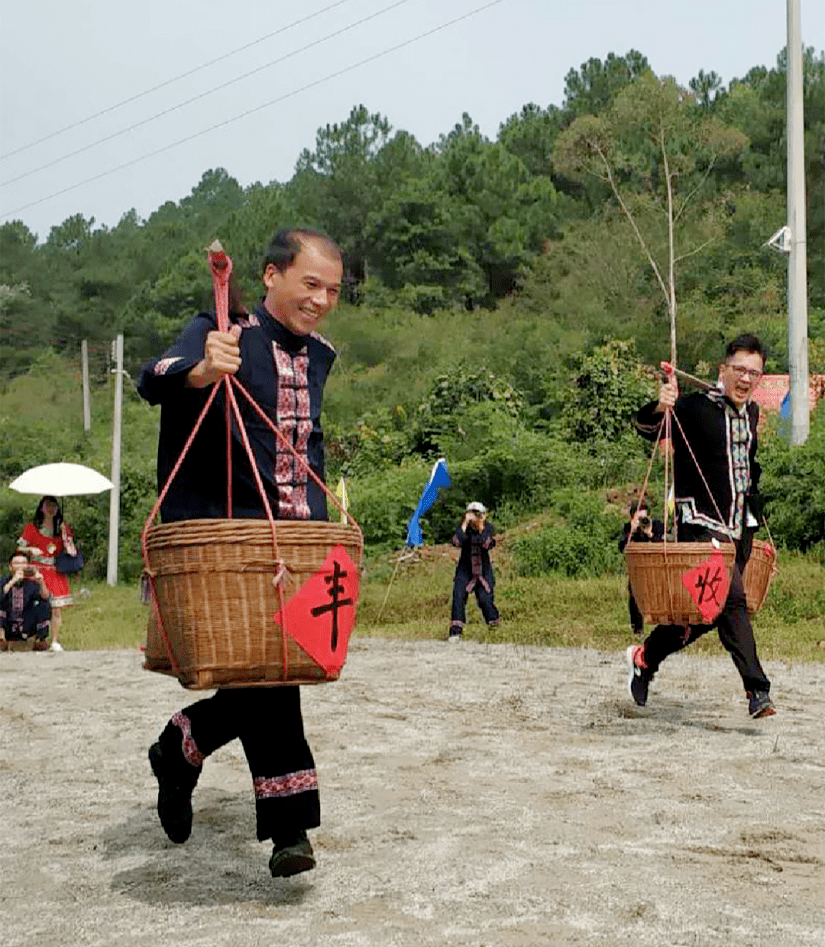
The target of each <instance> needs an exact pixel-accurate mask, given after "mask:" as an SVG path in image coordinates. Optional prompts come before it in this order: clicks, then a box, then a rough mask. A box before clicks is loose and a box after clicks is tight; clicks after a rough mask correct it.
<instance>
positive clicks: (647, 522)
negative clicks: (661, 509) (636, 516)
mask: <svg viewBox="0 0 825 947" xmlns="http://www.w3.org/2000/svg"><path fill="white" fill-rule="evenodd" d="M639 526H643V527H644V528H645V529H647V528H648V526H650V517H649V516H643V517H642V518H641V519H640V520H639Z"/></svg>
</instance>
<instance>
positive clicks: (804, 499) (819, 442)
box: [759, 403, 825, 551]
mask: <svg viewBox="0 0 825 947" xmlns="http://www.w3.org/2000/svg"><path fill="white" fill-rule="evenodd" d="M772 421H773V423H772V424H771V425H770V427H769V429H768V431H766V434H765V436H764V437H763V438H762V442H761V444H760V450H759V456H760V460H761V463H762V468H763V469H762V478H761V481H760V484H759V487H760V491H761V493H762V494H763V496H764V498H765V509H766V516H767V518H768V525H769V527H770V530H771V533H772V534H773V537H774V539H775V540H776V542H777V543H778V544H779V545H781V546H785V547H787V548H789V549H801V550H803V551H804V550H807V549H812V548H814V547H816V546H817V545H818V544H822V543H825V407H823V405H822V404H821V403H820V406H819V408H818V409H817V410H816V411H815V412H814V413H813V414H812V415H811V425H810V433H809V435H808V439H807V441H806V442H805V443H804V444H802V445H799V446H796V447H792V446H791V445H790V444H789V443H788V441H787V440H786V439H785V437H784V436H782V434H781V433H780V432H781V423H782V422H781V421H777V420H775V419H772Z"/></svg>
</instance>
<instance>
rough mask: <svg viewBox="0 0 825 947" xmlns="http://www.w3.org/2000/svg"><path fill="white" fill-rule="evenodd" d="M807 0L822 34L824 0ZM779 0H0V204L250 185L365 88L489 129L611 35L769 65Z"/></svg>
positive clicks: (667, 67) (102, 219) (427, 128)
mask: <svg viewBox="0 0 825 947" xmlns="http://www.w3.org/2000/svg"><path fill="white" fill-rule="evenodd" d="M801 4H802V40H803V43H804V44H805V45H806V46H814V47H815V48H816V50H817V52H821V51H822V49H823V48H825V3H823V2H822V0H801ZM382 11H385V12H382ZM474 11H477V12H474ZM314 14H317V15H314ZM786 15H787V14H786V0H692V2H684V0H497V2H491V0H339V2H337V3H334V0H291V2H287V0H230V2H226V3H218V2H215V0H141V2H139V3H126V2H123V0H75V2H73V3H67V2H65V0H60V2H58V0H28V2H21V0H0V154H2V155H4V156H8V157H4V158H3V159H2V160H0V183H2V185H4V186H0V223H2V222H5V221H8V220H13V219H19V220H23V221H24V223H26V225H27V226H28V227H29V228H30V229H31V230H32V231H34V232H35V233H37V234H38V235H39V237H40V239H41V240H45V239H46V237H47V236H48V234H49V230H50V228H51V227H52V226H54V225H56V224H59V223H61V222H62V221H63V220H65V219H66V218H67V217H69V216H71V215H72V214H77V213H80V214H83V215H84V216H85V217H87V218H88V217H94V218H95V222H96V223H95V225H96V226H101V225H106V226H109V227H111V226H114V225H116V224H117V222H118V220H119V219H120V218H121V217H122V215H123V214H124V213H125V212H127V211H128V210H129V209H131V208H135V209H136V210H137V212H138V214H139V215H140V217H142V218H146V217H148V216H149V215H150V214H151V213H152V212H153V211H154V210H155V209H156V208H157V207H159V206H160V205H161V204H162V203H164V202H165V201H169V200H171V201H179V200H180V199H181V198H183V197H185V196H186V195H188V194H189V193H190V191H191V190H192V188H193V187H194V186H195V185H196V184H197V183H198V181H199V180H200V178H201V176H202V174H203V173H204V171H207V170H209V169H211V168H217V167H223V168H225V169H226V170H227V171H228V172H229V174H231V175H232V176H233V177H234V178H236V179H237V180H238V181H239V183H240V184H241V185H243V186H247V185H249V184H251V183H253V182H255V181H260V182H263V183H268V182H270V181H287V180H289V178H291V177H292V174H293V172H294V168H295V161H296V159H297V157H298V155H299V154H300V152H301V150H302V149H303V148H309V149H313V148H314V145H315V134H316V131H317V129H318V127H319V126H322V125H326V124H328V123H329V124H332V123H335V122H341V121H344V120H345V119H346V117H347V115H348V114H349V112H350V109H351V108H352V107H353V106H354V105H358V104H360V103H363V104H364V105H365V106H366V107H367V108H368V109H369V111H370V112H380V113H381V114H382V115H384V116H386V117H387V118H388V119H389V121H390V123H391V124H392V125H393V127H394V128H395V129H404V130H406V131H408V132H410V133H411V134H412V135H414V136H415V137H416V138H417V140H418V141H419V142H420V143H421V144H422V145H428V144H430V143H432V142H433V141H435V140H437V139H438V137H439V135H440V134H442V133H446V132H448V131H449V130H450V129H451V128H452V127H453V125H455V124H456V123H457V122H459V121H460V120H461V115H462V113H463V112H468V113H469V114H470V115H471V116H472V118H473V120H474V121H475V122H476V123H477V124H478V125H479V126H480V128H481V130H482V132H483V133H484V134H485V135H487V136H488V137H489V138H493V139H494V138H495V137H496V135H497V133H498V129H499V125H500V124H501V122H503V121H504V120H506V119H507V118H508V116H510V115H511V114H512V113H514V112H517V111H519V110H520V109H521V107H522V106H523V105H525V104H527V103H528V102H535V103H537V104H538V105H540V106H542V107H545V106H547V105H550V104H553V105H559V106H560V105H562V104H563V99H564V77H565V75H566V74H567V72H568V71H569V70H570V69H571V68H576V69H577V68H579V67H580V66H581V65H582V63H584V62H586V61H587V60H588V59H590V58H593V57H595V58H598V59H602V60H604V59H605V58H606V56H607V54H608V53H610V52H613V53H616V54H617V55H624V54H625V53H627V52H628V51H629V50H630V49H637V50H638V51H639V52H641V53H643V54H644V55H645V56H647V58H648V60H649V62H650V64H651V66H652V68H653V70H654V71H655V72H656V73H657V74H658V75H673V76H675V78H676V79H677V80H678V81H679V82H681V83H682V84H685V85H686V84H687V83H688V81H689V80H690V79H691V78H692V77H694V76H695V75H696V74H697V73H698V71H699V70H700V69H704V70H705V71H706V72H709V71H710V70H715V71H716V72H717V73H718V74H719V75H720V76H721V77H722V80H723V82H724V83H725V85H727V84H728V83H729V82H730V80H731V79H733V78H738V77H742V76H743V75H744V74H745V73H746V72H747V71H748V70H749V69H750V68H751V67H753V66H758V65H764V66H768V67H772V66H773V65H775V63H776V57H777V54H778V53H779V51H780V50H781V49H782V48H783V47H784V45H785V38H786V29H787V21H786ZM463 16H464V17H466V18H465V19H463V20H461V21H460V22H457V23H453V24H452V25H446V24H449V22H450V21H452V20H456V19H457V18H459V17H463ZM367 17H371V19H369V20H368V21H367V22H363V23H360V24H358V25H353V24H357V23H358V21H361V20H364V19H365V18H367ZM298 21H302V22H298ZM291 24H297V25H294V26H291ZM286 27H289V28H288V29H285V28H286ZM442 27H443V28H442ZM276 31H280V32H276ZM431 31H435V32H431ZM425 33H429V34H430V35H427V36H424V37H423V38H421V39H418V40H417V41H414V42H409V41H411V40H414V39H415V37H417V36H420V35H421V34H425ZM272 34H275V35H272ZM264 37H267V38H266V39H264ZM327 37H329V38H327ZM256 41H259V42H256ZM250 44H254V45H250ZM401 44H407V45H403V46H402V48H399V49H395V50H394V51H391V50H393V47H397V46H400V45H401ZM241 47H247V48H245V49H243V51H241V52H238V53H236V54H234V55H231V56H226V54H228V53H232V52H233V51H234V50H237V49H239V48H241ZM385 52H386V55H380V54H382V53H385ZM218 57H226V58H224V59H221V61H219V62H212V61H213V60H215V59H217V58H218ZM372 57H378V58H372ZM369 59H371V61H369V62H363V61H364V60H369ZM210 62H212V64H211V65H209V66H208V67H207V68H204V69H201V70H198V71H196V72H194V73H192V74H191V75H188V76H186V77H185V78H183V79H180V80H179V81H174V82H169V80H173V79H176V77H178V76H181V75H182V74H184V73H187V72H191V71H192V70H195V69H196V68H197V67H199V66H202V65H204V64H206V63H210ZM359 63H362V64H361V65H358V64H359ZM351 67H355V68H351ZM253 70H256V71H255V73H254V75H251V76H249V77H248V78H242V79H241V78H239V77H241V76H242V75H244V74H245V73H249V72H252V71H253ZM344 70H346V71H344ZM336 74H338V75H336ZM236 79H237V80H238V81H233V80H236ZM162 83H163V86H162V88H159V89H156V91H152V92H149V94H146V95H141V93H145V92H147V91H148V90H151V89H153V88H154V87H156V86H159V85H161V84H162ZM227 83H231V84H230V85H226V84H227ZM222 85H223V86H225V87H224V88H223V89H221V90H219V91H217V92H215V93H214V94H210V95H203V94H204V93H207V92H209V91H210V90H212V89H214V88H216V87H217V86H222ZM138 96H139V97H138ZM195 96H202V97H201V98H199V99H198V101H196V102H193V103H190V104H188V105H184V106H183V107H181V108H175V106H178V105H180V104H181V103H184V102H186V101H187V100H189V99H192V98H193V97H195ZM127 99H132V101H130V102H127V103H126V104H124V105H120V103H122V102H124V100H127ZM115 106H119V107H115ZM104 110H105V114H102V115H97V113H100V112H104ZM168 110H173V111H168ZM163 111H167V114H165V115H163V116H161V117H160V118H157V119H156V120H152V121H147V120H148V119H151V118H152V117H153V116H156V115H158V113H161V112H163ZM244 113H250V114H247V115H246V116H245V117H240V118H238V120H237V121H234V122H232V123H231V124H227V125H225V126H224V127H221V128H218V129H215V130H211V131H210V130H208V129H210V128H211V127H212V126H214V125H217V124H218V123H220V122H225V121H226V120H228V119H232V118H235V117H236V116H242V115H244ZM91 116H97V117H94V118H91V120H88V121H86V120H87V119H90V117H91ZM137 123H144V124H142V125H141V126H140V127H138V128H132V129H131V130H130V131H128V132H127V133H125V134H118V133H119V132H121V131H122V130H124V129H127V128H129V127H130V126H134V125H136V124H137ZM67 126H74V127H72V128H70V129H69V130H68V131H62V130H63V129H65V128H67ZM56 132H60V134H55V133H56ZM192 136H196V137H192ZM104 138H109V140H108V141H105V142H104V143H102V144H96V143H97V142H99V141H100V140H101V139H104ZM187 138H188V139H190V140H188V141H185V142H184V143H182V144H176V143H177V142H180V141H181V140H182V139H187ZM42 139H45V140H42ZM36 142H38V143H36ZM35 143H36V144H35ZM29 145H32V147H25V146H29ZM92 145H93V147H89V146H92ZM170 146H172V147H170ZM18 149H23V150H20V151H18ZM81 149H83V150H82V152H81V153H80V154H74V155H72V153H73V152H78V151H80V150H81ZM162 149H163V150H162ZM14 151H17V153H16V154H11V155H10V154H9V153H10V152H14ZM158 151H160V152H161V153H160V154H155V155H154V156H152V157H147V158H146V159H145V160H140V161H135V159H140V158H142V157H143V156H145V155H150V154H152V153H154V152H158ZM67 155H68V156H69V157H66V160H59V159H62V158H64V157H65V156H67ZM44 165H48V167H43V166H44ZM123 165H128V166H126V167H121V166H123ZM118 168H119V170H115V169H118ZM109 172H111V173H109ZM24 175H25V176H24ZM16 178H19V180H13V179H16ZM90 178H97V179H96V180H93V181H88V179H90ZM84 182H87V183H84ZM60 191H64V193H62V194H59V193H58V192H60ZM54 195H56V196H54ZM27 205H28V206H27Z"/></svg>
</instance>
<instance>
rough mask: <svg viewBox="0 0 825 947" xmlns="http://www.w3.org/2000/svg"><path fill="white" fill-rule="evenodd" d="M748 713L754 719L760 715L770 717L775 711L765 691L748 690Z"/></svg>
mask: <svg viewBox="0 0 825 947" xmlns="http://www.w3.org/2000/svg"><path fill="white" fill-rule="evenodd" d="M748 713H749V714H750V715H751V717H753V719H754V720H758V719H759V718H760V717H772V716H773V715H774V714H775V713H776V707H774V705H773V702H772V701H771V697H770V694H768V692H767V691H748Z"/></svg>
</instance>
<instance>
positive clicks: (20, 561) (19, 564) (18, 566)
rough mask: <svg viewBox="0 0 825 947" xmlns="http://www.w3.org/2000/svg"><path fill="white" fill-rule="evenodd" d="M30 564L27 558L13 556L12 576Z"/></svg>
mask: <svg viewBox="0 0 825 947" xmlns="http://www.w3.org/2000/svg"><path fill="white" fill-rule="evenodd" d="M28 564H29V560H28V559H27V558H26V557H25V556H12V557H11V561H10V562H9V565H10V566H11V571H12V574H14V573H15V572H17V571H18V570H20V571H22V570H23V569H25V568H26V566H27V565H28Z"/></svg>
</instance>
